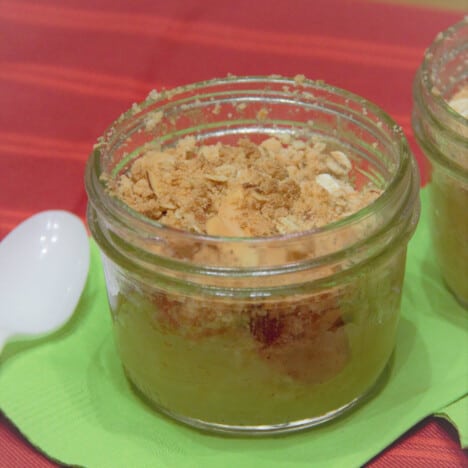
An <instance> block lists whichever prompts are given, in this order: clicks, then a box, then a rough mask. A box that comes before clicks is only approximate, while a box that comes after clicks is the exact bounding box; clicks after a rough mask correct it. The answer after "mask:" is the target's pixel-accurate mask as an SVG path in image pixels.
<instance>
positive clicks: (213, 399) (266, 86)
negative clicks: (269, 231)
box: [86, 77, 419, 433]
mask: <svg viewBox="0 0 468 468" xmlns="http://www.w3.org/2000/svg"><path fill="white" fill-rule="evenodd" d="M271 134H275V135H283V136H287V135H292V136H294V137H295V138H296V139H304V140H309V139H311V138H315V139H318V140H320V141H322V142H325V143H326V144H327V145H328V146H329V147H330V148H333V149H338V150H341V151H344V152H346V153H347V154H348V155H349V157H350V159H351V161H352V165H353V169H352V171H351V174H352V176H353V178H354V181H355V185H356V187H358V188H359V187H362V186H364V185H366V184H367V183H369V182H372V183H373V184H374V185H375V186H377V187H378V188H380V189H381V190H382V191H383V193H382V195H381V196H380V197H378V198H377V199H376V200H375V201H374V202H372V203H371V204H370V205H368V206H366V207H365V208H364V209H362V210H360V211H359V212H357V213H355V214H353V215H351V216H349V217H347V218H345V219H342V220H340V221H337V222H334V223H332V224H329V225H326V226H324V227H322V228H318V229H314V230H310V231H306V232H299V233H293V234H287V235H278V236H272V237H263V238H262V237H259V238H245V237H244V238H235V237H216V236H208V235H203V234H197V233H192V232H185V231H181V230H177V229H173V228H170V227H167V226H164V225H161V224H159V223H158V222H156V221H153V220H150V219H148V218H146V217H145V216H143V215H141V214H139V213H137V212H135V211H133V210H132V209H131V208H129V207H128V206H127V205H125V204H124V203H122V202H121V201H119V200H117V199H116V198H113V197H111V196H110V195H109V194H108V191H107V190H106V187H107V186H108V184H109V183H112V181H113V180H115V179H116V178H117V177H119V175H121V174H123V173H125V172H126V171H127V170H128V168H129V166H130V165H131V164H132V162H133V161H135V160H136V159H138V158H139V157H140V156H141V155H142V154H144V153H145V151H146V150H148V149H151V148H152V147H154V145H157V147H158V148H159V147H160V146H162V147H165V146H168V147H169V146H171V145H172V146H173V145H174V144H175V142H177V141H178V140H179V139H180V138H182V137H185V136H193V137H195V138H196V139H197V140H198V141H201V142H204V143H213V142H222V143H228V144H235V143H236V142H237V140H238V138H239V137H240V136H245V135H248V136H249V137H250V139H251V140H252V141H256V140H259V139H260V140H261V139H262V138H266V137H268V136H270V135H271ZM187 177H190V175H189V174H188V175H187ZM86 188H87V192H88V195H89V204H88V222H89V226H90V229H91V232H92V234H93V236H94V238H95V240H96V242H97V244H98V245H99V247H100V250H101V252H102V256H103V262H104V269H105V275H106V281H107V289H108V297H109V303H110V308H111V311H112V318H113V327H114V332H115V338H116V343H117V348H118V351H119V354H120V359H121V361H122V364H123V368H124V369H125V372H126V374H127V376H128V379H129V380H130V381H131V382H132V383H133V385H134V388H135V389H136V391H137V392H138V393H139V394H140V395H142V396H143V397H144V398H145V399H146V400H147V401H148V402H149V403H151V405H152V406H153V407H155V408H156V409H158V410H159V411H161V412H163V413H166V414H168V415H170V416H171V417H173V418H175V419H177V420H179V421H183V422H185V423H188V424H190V425H192V426H196V427H199V428H204V429H210V430H214V431H221V432H222V431H224V432H234V433H236V432H237V433H268V432H287V431H292V430H297V429H301V428H305V427H309V426H313V425H316V424H319V423H322V422H324V421H327V420H329V419H332V418H335V417H336V416H338V415H339V414H341V413H342V412H344V411H345V410H347V409H349V408H351V407H352V406H353V405H355V404H356V403H357V402H359V401H360V400H361V399H363V398H364V396H365V395H367V394H368V392H369V391H370V390H371V389H372V388H373V387H374V386H375V385H376V383H377V382H378V379H379V376H381V375H382V373H383V371H384V369H385V367H386V365H387V363H388V362H389V359H390V356H391V354H392V350H393V348H394V345H395V335H396V329H397V324H398V316H399V307H400V298H401V291H402V283H403V276H404V270H405V255H406V248H407V243H408V240H409V238H410V236H411V235H412V233H413V231H414V229H415V226H416V223H417V220H418V216H419V196H418V194H419V177H418V172H417V168H416V165H415V161H414V158H413V157H412V154H411V153H410V150H409V148H408V145H407V142H406V139H405V137H404V135H403V133H402V131H401V129H400V128H399V127H398V126H397V125H395V123H394V122H393V121H392V120H391V119H390V118H389V117H388V116H387V115H386V114H385V113H384V112H382V111H381V110H380V109H379V108H377V107H376V106H375V105H373V104H371V103H369V102H367V101H365V100H364V99H362V98H360V97H358V96H355V95H353V94H350V93H348V92H346V91H343V90H340V89H337V88H333V87H331V86H328V85H326V84H323V83H321V82H312V81H308V80H303V81H302V80H301V81H298V80H297V79H296V80H291V79H286V78H281V77H238V78H236V77H228V78H226V79H219V80H213V81H207V82H203V83H198V84H195V85H190V86H186V87H182V88H178V89H175V90H173V91H170V92H163V93H161V94H157V93H156V92H152V93H150V95H149V96H148V98H147V99H146V100H145V102H143V103H142V104H140V105H134V107H133V108H132V109H131V110H129V111H128V112H127V113H125V114H124V115H123V116H122V117H121V118H120V119H119V120H117V121H116V122H115V123H114V124H113V125H112V126H111V127H110V128H109V130H108V131H107V132H106V133H105V134H104V136H103V137H102V138H101V139H100V141H99V142H98V144H97V145H96V148H95V151H94V152H93V154H92V155H91V156H90V159H89V161H88V165H87V171H86ZM232 252H236V255H231V254H232ZM213 253H215V254H213Z"/></svg>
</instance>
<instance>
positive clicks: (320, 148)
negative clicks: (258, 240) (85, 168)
mask: <svg viewBox="0 0 468 468" xmlns="http://www.w3.org/2000/svg"><path fill="white" fill-rule="evenodd" d="M351 172H352V163H351V160H350V159H349V157H348V156H347V155H346V154H345V153H344V152H342V151H338V150H328V148H327V145H326V143H324V142H322V141H319V140H312V141H309V142H305V141H303V140H298V139H297V140H296V139H293V138H291V137H290V136H288V135H286V136H280V137H276V136H275V137H270V138H266V139H265V140H263V141H262V142H261V143H260V144H257V143H254V142H253V141H251V140H249V139H247V138H241V139H239V141H238V143H237V145H227V144H222V143H219V142H218V143H216V144H198V143H197V141H196V140H195V138H193V137H186V138H184V139H181V140H180V141H179V142H178V144H177V145H176V146H175V147H173V148H167V149H164V150H148V151H147V152H146V153H144V154H143V155H142V156H140V157H139V158H138V159H137V160H136V161H135V162H134V163H133V164H132V165H131V167H130V169H129V170H128V172H127V173H126V174H124V175H121V176H120V178H119V179H118V180H117V183H116V184H115V185H114V187H113V189H112V191H113V195H115V196H116V197H117V198H119V199H120V200H122V201H123V202H124V203H126V204H127V205H128V206H130V207H131V208H133V209H134V210H136V211H138V212H139V213H141V214H143V215H145V216H147V217H149V218H151V219H153V220H157V221H158V222H160V223H161V224H164V225H167V226H171V227H174V228H178V229H182V230H185V231H191V232H197V233H203V234H208V235H213V236H233V237H264V236H274V235H280V234H286V233H292V232H299V231H305V230H309V229H313V228H317V227H321V226H324V225H326V224H329V223H332V222H334V221H337V220H339V219H341V218H344V217H346V216H349V215H351V214H352V213H355V212H356V211H358V210H360V209H362V208H363V207H365V206H367V205H368V204H370V203H371V202H372V201H373V200H375V199H376V198H377V197H378V196H379V195H380V193H381V191H380V190H379V189H377V188H376V187H373V186H366V187H364V188H363V189H361V190H359V191H358V190H356V189H355V188H354V186H353V183H352V182H351V177H350V173H351Z"/></svg>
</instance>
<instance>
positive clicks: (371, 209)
mask: <svg viewBox="0 0 468 468" xmlns="http://www.w3.org/2000/svg"><path fill="white" fill-rule="evenodd" d="M231 83H236V84H238V83H242V84H251V83H252V84H253V83H255V84H260V83H265V85H267V84H280V85H283V86H288V85H289V86H297V85H298V80H297V78H287V77H283V76H280V75H270V76H260V75H259V76H235V75H228V76H227V77H225V78H214V79H210V80H205V81H199V82H196V83H192V84H189V85H184V86H179V87H176V88H173V89H170V90H169V91H168V92H166V91H163V92H161V93H158V94H157V95H156V94H154V93H151V92H150V93H149V95H148V96H147V98H146V99H145V100H144V101H142V102H141V103H140V104H138V105H137V106H139V107H140V108H141V109H143V110H144V109H147V108H148V107H149V106H153V105H155V104H158V103H162V102H164V101H167V102H169V103H171V104H172V105H173V104H174V103H175V102H177V96H180V95H183V94H184V93H186V92H187V91H190V92H194V91H198V90H203V89H204V88H208V87H213V86H218V85H220V86H223V85H226V84H231ZM300 87H301V90H303V91H305V92H308V90H309V91H310V90H311V89H318V90H321V91H327V92H330V93H333V94H334V95H336V96H340V97H343V98H345V99H347V100H350V101H354V102H355V103H359V104H360V105H361V107H362V108H363V109H364V108H365V109H368V110H371V111H372V113H373V114H374V115H375V116H377V117H378V118H379V121H380V122H383V123H384V124H385V126H386V128H387V129H388V130H389V132H390V135H389V137H390V138H391V140H392V142H394V143H395V147H396V151H398V154H399V155H400V158H399V161H398V165H397V167H396V170H395V172H394V173H393V174H392V177H391V179H390V180H389V182H388V184H387V185H386V187H385V190H384V191H383V193H382V194H381V195H380V196H379V197H377V198H376V199H375V200H374V201H372V202H371V203H370V204H368V205H367V206H365V207H364V208H362V209H360V210H358V211H356V212H355V213H353V214H351V215H349V216H346V217H344V218H342V219H339V220H337V221H334V222H332V223H328V224H326V225H324V226H321V227H318V228H312V229H309V230H304V231H298V232H292V233H286V234H277V235H273V236H263V237H253V236H252V237H229V236H213V235H208V234H201V233H196V232H191V231H185V230H181V229H177V228H175V227H172V226H168V225H165V224H162V223H160V222H158V221H156V220H152V219H151V218H148V217H147V216H144V215H142V214H141V213H138V212H137V211H135V210H133V209H132V208H130V207H129V206H128V205H127V204H125V203H124V202H122V201H121V200H118V199H117V198H115V197H112V196H111V195H110V194H108V193H107V191H106V187H105V182H103V181H102V180H100V174H98V176H97V181H98V184H93V186H91V185H90V184H89V183H88V182H89V180H88V179H89V177H88V176H90V173H91V172H93V171H95V172H97V173H98V172H99V171H100V165H99V156H100V151H99V150H100V149H101V148H102V147H103V146H105V145H106V144H107V138H108V137H109V136H110V135H112V134H113V133H114V130H115V128H116V127H117V126H118V125H119V124H121V123H122V121H125V119H127V118H132V117H133V116H134V113H133V111H132V109H129V110H127V111H126V112H125V113H124V114H122V115H121V116H120V117H119V118H118V119H117V120H115V121H114V122H113V123H112V124H111V125H110V126H109V127H108V129H107V130H106V131H105V132H104V134H103V137H102V138H101V139H99V140H98V143H97V145H96V146H95V150H94V151H93V152H92V153H91V156H90V158H89V160H88V164H87V177H86V179H87V184H86V185H87V190H88V195H90V194H92V193H93V190H96V189H97V191H98V195H99V196H100V197H104V199H105V200H106V202H107V203H108V204H109V205H110V206H111V211H113V212H115V214H116V215H117V216H118V217H119V218H120V219H125V220H127V221H138V224H139V228H140V229H141V228H143V230H144V231H145V232H146V233H147V234H149V235H151V234H155V233H156V232H165V233H170V234H171V235H173V236H177V237H180V236H183V237H184V238H185V239H187V240H192V241H197V242H210V243H213V244H216V243H224V242H235V243H239V244H242V245H257V244H262V245H267V244H268V243H277V242H289V241H293V242H295V241H297V240H303V239H305V238H310V237H313V236H317V235H323V234H327V233H330V232H333V231H335V230H339V229H340V228H344V227H348V226H352V225H353V224H357V223H358V222H359V221H362V220H363V219H365V218H366V217H367V216H369V215H370V214H371V213H375V212H376V211H379V210H380V209H381V208H382V207H384V206H386V205H387V204H388V203H389V201H390V199H391V197H392V193H393V192H394V190H395V188H396V187H397V186H398V185H399V184H400V183H401V180H402V179H403V178H404V177H405V175H406V174H407V172H408V170H412V169H413V170H415V171H416V168H415V164H414V161H413V160H412V156H411V151H410V148H409V145H408V142H407V140H406V137H405V135H404V132H403V130H402V128H401V127H400V126H399V125H398V124H397V123H396V122H395V121H394V120H393V119H392V118H391V117H390V116H389V115H388V114H387V113H386V112H385V111H384V110H382V109H381V108H380V107H379V106H377V105H376V104H374V103H372V102H371V101H368V100H367V99H365V98H363V97H361V96H359V95H357V94H354V93H352V92H350V91H347V90H344V89H342V88H339V87H335V86H332V85H330V84H327V83H325V82H323V81H321V80H316V81H314V80H310V79H307V78H304V79H301V80H300ZM258 91H259V92H261V91H260V90H258ZM199 96H200V95H199V94H194V95H193V97H192V99H196V98H197V97H199ZM360 117H361V118H362V115H361V116H360ZM368 123H372V124H373V125H374V126H375V127H378V126H377V125H376V124H375V122H372V121H370V119H369V122H368ZM106 136H107V137H106ZM411 166H413V167H412V168H411ZM416 172H417V171H416ZM89 198H90V199H91V198H92V197H91V196H90V197H89Z"/></svg>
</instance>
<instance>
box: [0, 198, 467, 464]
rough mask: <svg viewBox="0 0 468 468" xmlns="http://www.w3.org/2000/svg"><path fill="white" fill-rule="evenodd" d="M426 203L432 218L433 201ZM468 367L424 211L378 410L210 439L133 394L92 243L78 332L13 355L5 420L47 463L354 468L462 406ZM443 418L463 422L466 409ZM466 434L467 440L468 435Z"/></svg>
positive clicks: (462, 313) (0, 370)
mask: <svg viewBox="0 0 468 468" xmlns="http://www.w3.org/2000/svg"><path fill="white" fill-rule="evenodd" d="M422 200H423V207H424V208H427V200H428V198H427V193H426V190H423V191H422ZM370 351H371V350H370ZM467 362H468V314H467V311H466V310H464V309H463V308H462V307H460V306H459V305H458V303H457V302H456V301H455V300H454V299H453V298H452V296H451V295H450V294H449V293H448V292H447V291H446V290H445V288H444V286H443V284H442V281H441V278H440V275H439V273H438V270H437V267H436V264H435V262H434V255H433V253H432V250H431V247H430V242H429V233H428V221H427V210H426V209H424V210H423V213H422V218H421V222H420V224H419V227H418V229H417V232H416V234H415V236H414V238H413V239H412V241H411V244H410V247H409V252H408V264H407V271H406V280H405V288H404V294H403V301H402V317H401V322H400V326H399V333H398V338H397V346H396V350H395V353H394V357H393V360H392V364H391V367H390V368H389V375H388V381H387V382H386V385H385V386H384V387H383V388H382V389H381V390H380V392H379V393H378V394H377V395H376V396H375V397H374V398H373V399H371V400H370V401H368V402H367V403H366V404H365V405H363V406H361V407H359V408H358V409H356V410H355V411H353V412H351V413H349V414H348V415H346V416H344V417H342V418H340V419H338V420H337V421H334V422H331V423H328V424H325V425H323V426H321V427H318V428H314V429H311V430H308V431H305V432H302V433H297V434H292V435H288V436H282V437H278V436H277V437H266V438H257V439H255V438H254V439H248V438H233V437H221V436H215V435H209V434H205V433H201V432H198V431H197V430H194V429H190V428H187V427H185V426H182V425H180V424H178V423H175V422H173V421H171V420H169V419H167V418H165V417H163V416H160V415H159V414H156V413H154V412H152V411H151V410H149V409H148V408H147V407H146V406H145V405H144V404H143V403H142V402H140V400H139V399H138V398H137V397H136V396H135V395H134V394H133V393H132V391H131V389H130V388H129V385H128V383H127V381H126V379H125V377H124V375H123V372H122V370H121V367H120V365H119V361H118V359H117V356H116V352H115V349H114V342H113V337H112V332H111V321H110V316H109V312H108V307H107V302H106V297H105V288H104V278H103V273H102V270H101V264H100V258H99V254H98V251H97V248H96V246H95V245H94V243H92V263H91V272H90V276H89V280H88V283H87V286H86V290H85V292H84V294H83V297H82V299H81V302H80V304H79V306H78V310H77V311H76V314H75V316H74V318H73V320H72V321H71V322H70V323H69V324H68V325H67V326H66V328H65V329H63V330H61V331H60V332H59V333H57V334H55V335H54V336H52V337H49V338H47V339H42V340H40V341H29V342H19V341H18V342H15V343H11V344H9V345H8V346H7V347H6V348H5V350H4V353H3V356H2V357H1V363H0V408H1V410H2V411H3V412H4V413H5V414H6V416H7V417H8V418H9V419H11V420H12V421H13V422H14V424H16V425H17V427H18V428H19V430H20V431H21V432H22V433H23V434H24V435H25V436H26V437H27V438H28V439H29V440H30V441H31V443H32V444H34V445H35V446H37V447H39V448H40V449H41V450H42V451H43V452H45V453H46V454H48V455H49V456H50V457H52V458H55V459H57V460H60V461H61V462H64V463H69V464H75V465H83V466H86V467H90V468H91V467H99V468H105V467H112V468H117V467H128V466H138V467H147V466H157V467H208V468H209V467H219V466H226V467H228V468H229V467H238V466H247V467H250V466H255V467H256V468H262V467H265V468H266V467H268V468H270V467H271V466H275V467H289V466H291V467H296V468H297V467H301V466H307V467H311V466H328V467H333V466H340V467H341V466H347V467H348V466H349V467H352V466H360V465H362V464H363V463H365V462H366V461H368V460H369V459H371V458H372V457H373V456H375V455H376V454H378V453H379V452H380V451H381V450H383V449H384V448H385V447H387V446H388V445H389V444H391V443H392V442H393V441H394V440H395V439H397V438H398V436H400V435H401V434H403V433H404V432H405V431H407V430H408V429H409V428H411V427H412V426H413V425H414V424H415V423H416V422H418V421H420V420H421V419H423V418H424V417H425V416H427V415H430V414H433V413H434V412H436V411H438V412H443V411H441V410H440V408H444V407H445V406H447V405H450V404H451V403H452V402H455V401H457V400H459V399H460V398H462V397H463V396H464V395H465V394H466V393H467V390H468V369H467ZM465 406H466V405H465ZM446 411H447V414H448V415H452V416H449V417H450V419H451V420H453V421H456V420H457V418H456V417H454V414H455V413H457V412H458V404H455V405H452V406H450V407H449V408H447V410H446ZM460 411H462V408H461V407H460ZM465 414H466V413H465ZM459 429H460V430H461V431H463V434H464V435H463V440H466V436H467V434H466V424H464V425H463V424H460V427H459Z"/></svg>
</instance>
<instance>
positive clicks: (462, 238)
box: [413, 18, 468, 307]
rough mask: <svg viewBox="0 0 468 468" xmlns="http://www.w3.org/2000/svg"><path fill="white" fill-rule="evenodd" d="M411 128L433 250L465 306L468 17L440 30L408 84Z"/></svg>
mask: <svg viewBox="0 0 468 468" xmlns="http://www.w3.org/2000/svg"><path fill="white" fill-rule="evenodd" d="M413 96H414V106H413V128H414V131H415V135H416V138H417V140H418V143H419V145H420V146H421V148H422V150H423V151H424V153H425V155H426V156H427V159H428V160H429V162H430V167H431V178H430V179H431V180H430V183H429V190H430V200H431V206H430V214H431V234H432V240H433V245H434V253H435V255H436V257H437V260H438V263H439V266H440V270H441V273H442V276H443V278H444V280H445V283H446V285H447V286H448V288H449V289H450V290H451V291H452V292H453V294H454V295H455V297H456V298H457V299H458V300H459V302H460V303H462V304H463V305H464V306H465V307H466V306H467V305H468V211H467V206H468V18H465V19H464V20H463V21H461V22H460V23H458V24H456V25H454V26H452V27H450V28H448V29H447V30H446V31H444V32H442V33H440V34H439V35H438V36H437V37H436V39H435V40H434V42H433V43H432V44H431V46H430V47H429V48H428V50H427V51H426V53H425V56H424V59H423V62H422V64H421V66H420V68H419V70H418V73H417V75H416V77H415V80H414V86H413Z"/></svg>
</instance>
